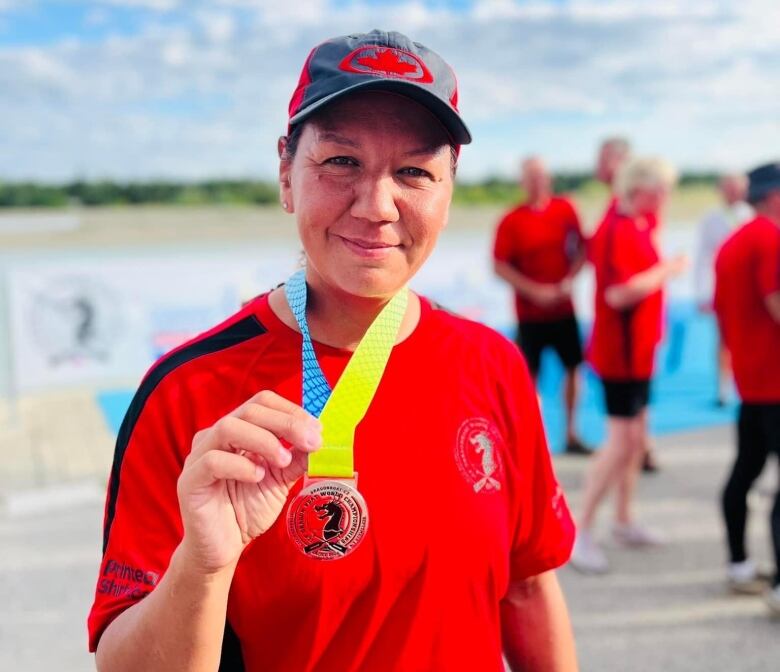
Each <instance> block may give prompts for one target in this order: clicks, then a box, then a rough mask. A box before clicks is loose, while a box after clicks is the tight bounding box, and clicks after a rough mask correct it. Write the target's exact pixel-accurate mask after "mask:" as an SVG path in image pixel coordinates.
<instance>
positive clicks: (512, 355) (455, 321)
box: [420, 296, 521, 363]
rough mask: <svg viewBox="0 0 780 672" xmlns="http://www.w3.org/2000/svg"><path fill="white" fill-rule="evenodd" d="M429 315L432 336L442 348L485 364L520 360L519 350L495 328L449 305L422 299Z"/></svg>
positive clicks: (422, 297)
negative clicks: (465, 353) (461, 352)
mask: <svg viewBox="0 0 780 672" xmlns="http://www.w3.org/2000/svg"><path fill="white" fill-rule="evenodd" d="M420 300H421V302H422V304H423V306H424V308H423V309H424V310H425V311H426V312H428V313H429V315H428V321H429V323H430V330H431V333H432V334H433V335H434V337H435V339H436V341H437V343H439V344H441V345H442V346H449V347H453V348H457V349H459V350H462V351H467V352H468V353H469V354H470V355H474V356H477V355H479V356H482V357H483V359H482V361H483V362H485V363H487V362H488V361H493V360H500V361H505V360H506V359H520V358H521V357H520V351H519V349H518V348H517V345H515V344H514V343H513V342H512V341H510V340H509V339H508V338H507V337H506V336H504V335H503V334H501V333H499V332H498V331H496V330H495V329H493V328H492V327H489V326H487V325H486V324H483V323H482V322H478V321H476V320H473V319H470V318H468V317H465V316H464V315H460V314H459V313H457V312H455V311H453V310H451V309H449V308H447V307H446V306H444V305H442V304H440V303H438V302H436V301H434V300H432V299H428V298H426V297H424V296H421V297H420Z"/></svg>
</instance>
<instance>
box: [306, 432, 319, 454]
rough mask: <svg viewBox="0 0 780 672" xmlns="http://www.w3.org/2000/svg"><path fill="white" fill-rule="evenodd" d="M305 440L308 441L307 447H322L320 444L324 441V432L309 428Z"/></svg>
mask: <svg viewBox="0 0 780 672" xmlns="http://www.w3.org/2000/svg"><path fill="white" fill-rule="evenodd" d="M304 441H305V442H306V447H307V448H311V449H312V450H314V449H316V448H319V447H320V444H321V443H322V434H321V433H320V431H319V430H314V429H309V430H307V431H306V436H305V437H304Z"/></svg>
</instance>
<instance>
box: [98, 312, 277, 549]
mask: <svg viewBox="0 0 780 672" xmlns="http://www.w3.org/2000/svg"><path fill="white" fill-rule="evenodd" d="M266 331H267V330H266V328H265V327H264V326H263V325H262V324H261V323H260V321H259V320H258V319H257V318H256V317H255V316H254V315H250V316H249V317H245V318H244V319H242V320H239V321H238V322H234V323H233V324H231V325H229V326H228V327H226V328H225V329H223V330H222V331H218V332H216V333H214V334H211V335H210V336H206V337H205V338H203V339H201V340H198V341H195V342H193V343H191V344H190V345H187V346H185V347H183V348H182V349H181V350H178V351H176V352H174V353H173V354H172V355H170V356H169V357H167V358H165V359H163V360H162V361H161V362H160V363H159V364H158V365H157V366H155V367H154V368H153V369H152V370H151V371H150V372H149V374H148V375H147V376H146V378H145V379H144V380H143V382H142V383H141V385H140V387H139V388H138V391H137V392H136V393H135V396H134V397H133V400H132V402H130V407H129V408H128V409H127V413H126V414H125V418H124V420H123V421H122V426H121V427H120V428H119V434H118V435H117V439H116V448H115V449H114V462H113V465H112V466H111V480H110V481H109V492H108V504H107V506H106V522H105V525H104V527H103V554H104V555H105V552H106V549H107V548H108V539H109V535H110V533H111V525H112V524H113V522H114V515H115V513H116V500H117V497H118V495H119V483H120V476H121V471H122V461H123V460H124V457H125V451H126V450H127V445H128V443H130V437H131V436H132V434H133V430H134V429H135V425H136V423H137V422H138V418H139V417H140V416H141V413H142V412H143V410H144V406H145V405H146V401H147V400H148V399H149V397H150V396H151V394H152V392H154V390H155V388H156V387H157V386H158V385H159V384H160V383H161V382H162V380H163V379H164V378H165V376H167V375H168V374H169V373H171V372H172V371H174V370H175V369H177V368H178V367H180V366H182V365H183V364H186V363H187V362H191V361H192V360H193V359H196V358H198V357H202V356H203V355H210V354H213V353H215V352H219V351H220V350H225V349H227V348H230V347H232V346H234V345H238V344H240V343H243V342H244V341H248V340H249V339H251V338H255V337H256V336H261V335H262V334H264V333H266Z"/></svg>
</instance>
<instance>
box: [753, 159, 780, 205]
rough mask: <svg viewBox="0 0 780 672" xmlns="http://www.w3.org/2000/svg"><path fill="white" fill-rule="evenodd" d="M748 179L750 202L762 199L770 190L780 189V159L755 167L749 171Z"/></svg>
mask: <svg viewBox="0 0 780 672" xmlns="http://www.w3.org/2000/svg"><path fill="white" fill-rule="evenodd" d="M748 180H749V181H750V186H748V196H747V200H748V202H750V203H758V202H759V201H762V200H763V199H764V198H766V196H767V194H768V193H769V192H770V191H774V190H778V191H780V161H778V162H776V163H767V164H764V165H763V166H759V167H758V168H754V169H753V170H751V171H750V172H749V173H748Z"/></svg>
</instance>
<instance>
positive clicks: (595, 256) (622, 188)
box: [571, 159, 687, 573]
mask: <svg viewBox="0 0 780 672" xmlns="http://www.w3.org/2000/svg"><path fill="white" fill-rule="evenodd" d="M674 180H675V173H674V170H673V168H672V167H671V166H669V164H667V163H666V162H664V161H661V160H659V159H632V160H631V161H630V162H629V163H627V164H626V165H625V166H624V167H623V168H622V169H621V170H620V172H619V173H618V177H617V180H616V191H617V194H618V204H617V207H616V208H615V209H613V210H612V211H611V212H608V213H607V215H606V216H605V218H604V220H603V221H602V222H601V224H600V225H599V227H598V229H597V230H596V233H595V234H594V235H593V237H592V239H591V240H590V241H589V244H588V256H589V259H590V261H591V263H592V264H593V267H594V270H595V273H596V293H595V316H594V322H593V333H592V335H591V339H590V343H589V348H588V360H589V362H590V364H591V365H592V366H593V369H594V370H595V371H596V373H597V374H598V375H599V377H600V378H601V380H602V383H603V385H604V395H605V400H606V408H607V415H608V420H607V442H606V445H605V446H604V448H602V450H600V451H599V452H598V453H597V454H596V455H595V456H594V458H593V461H592V464H591V465H590V469H589V470H588V474H587V476H586V480H585V488H584V493H583V503H582V514H581V516H580V520H579V522H580V525H579V531H578V534H577V541H576V542H575V546H574V551H573V553H572V559H571V562H572V564H573V566H574V567H575V568H577V569H580V570H582V571H587V572H594V573H596V572H604V571H606V570H607V569H608V563H607V558H606V556H605V555H604V553H603V551H602V550H601V548H600V547H599V545H598V544H597V543H596V541H595V538H594V536H593V527H594V523H595V517H596V512H597V509H598V506H599V504H600V503H601V501H602V499H603V498H604V496H605V495H606V494H607V492H608V491H609V490H610V488H612V487H613V486H616V522H615V525H614V528H613V533H614V536H615V537H616V539H617V540H618V541H619V542H621V543H624V544H626V545H629V546H645V545H650V544H655V543H659V541H660V539H659V538H658V537H657V535H655V534H654V533H653V532H651V531H650V530H647V529H646V528H644V527H642V526H641V525H639V524H638V523H636V522H635V521H634V518H633V514H632V511H631V504H632V500H633V493H634V490H635V487H636V477H637V474H638V472H639V468H640V466H641V462H642V459H643V457H644V452H645V445H646V441H647V440H646V434H647V426H646V420H645V419H646V414H645V413H644V411H645V408H646V406H647V404H648V400H649V391H650V379H651V377H652V375H653V363H654V362H653V360H654V355H655V349H656V346H657V345H658V342H659V341H660V339H661V320H662V301H663V299H662V288H663V285H664V283H665V282H666V280H667V279H668V278H670V277H671V276H673V275H675V274H677V273H680V272H682V270H683V269H684V268H685V265H686V263H687V262H686V259H685V257H676V258H673V259H671V260H669V261H663V260H662V259H661V258H660V255H659V252H658V249H657V247H656V242H655V237H654V235H653V232H652V229H651V227H650V225H649V223H648V220H647V215H649V214H652V215H656V214H657V213H658V212H659V210H660V209H661V208H662V206H663V204H664V202H665V200H666V198H667V195H668V193H669V190H670V189H671V187H672V186H673V184H674Z"/></svg>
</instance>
